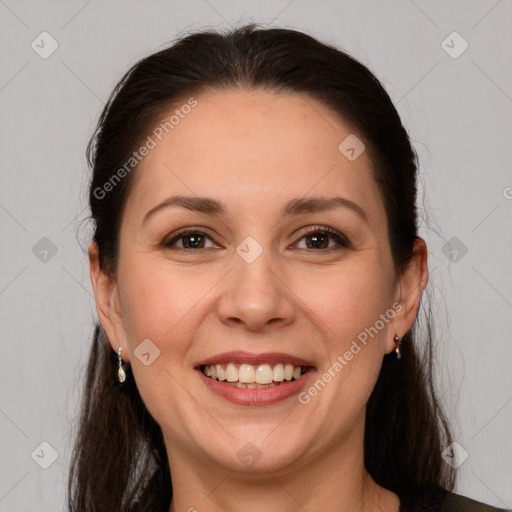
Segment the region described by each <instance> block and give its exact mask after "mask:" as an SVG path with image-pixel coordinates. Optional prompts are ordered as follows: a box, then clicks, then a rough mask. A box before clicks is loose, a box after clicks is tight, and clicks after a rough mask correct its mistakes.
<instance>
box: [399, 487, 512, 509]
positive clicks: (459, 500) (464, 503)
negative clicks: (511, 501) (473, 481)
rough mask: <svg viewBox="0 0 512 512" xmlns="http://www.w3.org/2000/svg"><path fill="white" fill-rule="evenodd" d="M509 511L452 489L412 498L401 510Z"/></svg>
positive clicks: (402, 502) (403, 504)
mask: <svg viewBox="0 0 512 512" xmlns="http://www.w3.org/2000/svg"><path fill="white" fill-rule="evenodd" d="M493 511H508V512H511V511H512V509H505V508H496V507H493V506H491V505H487V504H485V503H482V502H480V501H475V500H473V499H471V498H468V497H467V496H462V495H460V494H456V493H454V492H450V491H442V492H441V493H431V494H428V495H423V496H420V497H417V498H416V499H414V500H412V502H404V501H401V503H400V512H493Z"/></svg>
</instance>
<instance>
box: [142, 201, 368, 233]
mask: <svg viewBox="0 0 512 512" xmlns="http://www.w3.org/2000/svg"><path fill="white" fill-rule="evenodd" d="M171 207H181V208H186V209H188V210H192V211H195V212H199V213H205V214H208V215H226V214H227V209H226V207H225V206H224V205H223V204H222V203H221V202H219V201H217V200H216V199H212V198H210V197H199V196H195V197H192V196H181V195H178V196H171V197H168V198H167V199H164V200H163V201H162V202H161V203H159V204H157V205H156V206H154V207H153V208H151V210H149V211H148V212H147V213H146V215H145V216H144V219H143V220H142V223H141V227H143V226H144V224H146V222H147V221H148V220H149V219H150V218H151V217H153V215H155V214H156V213H157V212H158V211H161V210H163V209H166V208H171ZM334 208H349V209H351V210H352V211H353V212H355V213H356V214H357V215H358V216H359V217H361V218H362V219H363V220H364V221H365V222H366V223H367V224H369V220H368V214H367V213H366V211H365V210H363V208H361V206H359V205H358V204H356V203H354V202H353V201H351V200H350V199H347V198H345V197H330V198H324V197H307V198H299V199H292V200H290V201H288V202H287V203H286V204H285V205H284V206H283V207H282V208H281V211H280V215H281V217H288V216H291V215H300V214H305V213H319V212H324V211H327V210H332V209H334Z"/></svg>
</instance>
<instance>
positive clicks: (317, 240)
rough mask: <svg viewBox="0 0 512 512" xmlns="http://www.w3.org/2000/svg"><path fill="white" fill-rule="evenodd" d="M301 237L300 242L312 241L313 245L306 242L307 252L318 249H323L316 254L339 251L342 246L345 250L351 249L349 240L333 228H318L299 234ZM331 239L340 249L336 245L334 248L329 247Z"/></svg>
mask: <svg viewBox="0 0 512 512" xmlns="http://www.w3.org/2000/svg"><path fill="white" fill-rule="evenodd" d="M299 236H301V238H300V240H303V239H306V240H307V239H310V240H311V243H307V242H306V250H313V251H315V250H316V249H323V250H322V251H316V252H331V251H333V250H336V249H339V248H340V246H341V247H344V248H348V247H350V242H349V240H348V238H347V237H346V236H344V235H342V234H341V233H339V232H338V231H336V230H335V229H332V228H327V227H321V226H316V227H313V228H309V229H308V230H307V231H303V232H301V233H299ZM329 239H331V240H334V241H335V242H336V244H338V247H336V244H334V247H333V246H331V247H329ZM326 244H327V245H326Z"/></svg>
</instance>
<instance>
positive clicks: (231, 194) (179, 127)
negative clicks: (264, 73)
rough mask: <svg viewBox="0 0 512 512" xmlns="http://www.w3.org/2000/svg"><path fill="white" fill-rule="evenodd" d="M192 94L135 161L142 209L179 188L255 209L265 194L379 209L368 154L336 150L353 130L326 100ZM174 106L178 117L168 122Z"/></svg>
mask: <svg viewBox="0 0 512 512" xmlns="http://www.w3.org/2000/svg"><path fill="white" fill-rule="evenodd" d="M194 99H195V101H196V102H197V103H196V104H195V106H194V107H193V108H186V109H183V110H182V111H180V105H179V104H178V105H175V106H174V107H173V108H172V109H170V110H169V111H168V112H166V113H165V115H164V116H163V117H162V120H161V122H160V123H159V124H158V125H157V126H156V127H155V129H154V130H153V132H152V133H151V134H150V137H151V138H152V140H153V143H154V147H153V148H152V149H151V150H150V152H149V154H147V156H145V157H144V159H143V160H142V161H141V163H140V164H139V166H138V168H137V174H138V176H137V180H136V183H135V186H134V189H133V191H132V194H133V195H134V196H135V197H134V198H132V200H134V201H135V202H136V203H137V204H138V205H140V206H141V208H142V209H145V211H146V210H147V209H149V208H151V207H152V206H154V204H156V203H157V202H159V201H161V200H163V199H165V198H166V197H167V196H168V195H171V194H177V193H184V194H187V195H201V196H215V197H218V198H219V199H220V200H221V201H223V202H225V203H226V204H234V203H237V204H239V205H243V207H244V208H245V209H247V208H252V210H253V211H254V212H257V211H260V210H261V207H262V201H263V200H265V201H266V203H267V204H266V207H268V208H271V207H272V203H273V202H282V201H286V200H289V199H291V198H296V197H304V196H307V195H308V194H310V195H315V196H332V195H334V193H336V192H339V193H340V194H342V195H344V196H346V197H347V198H349V199H351V200H352V201H354V202H359V203H363V204H364V205H365V209H367V210H372V208H373V209H374V210H375V211H374V212H373V215H381V214H382V204H380V203H381V201H380V197H379V194H378V189H377V187H376V184H375V183H374V179H373V171H372V163H371V160H370V158H369V155H368V154H367V152H366V151H363V152H362V153H361V155H360V156H358V157H357V158H356V159H355V160H349V159H348V158H347V157H346V156H345V154H344V153H343V152H342V151H340V148H339V146H340V144H341V143H342V142H343V141H344V140H346V139H347V137H354V133H353V130H352V128H351V126H350V125H349V124H347V123H346V122H345V121H344V120H343V119H341V118H340V117H339V116H338V115H337V114H336V113H335V112H333V111H332V110H331V109H329V108H328V107H327V106H325V105H324V104H323V103H321V102H319V101H318V100H315V99H314V98H311V97H309V96H306V95H304V94H298V93H276V92H268V91H263V90H250V91H249V90H212V91H208V92H206V93H202V94H200V95H198V96H195V97H194ZM183 104H184V105H185V104H186V100H185V101H184V102H183ZM176 110H178V114H181V115H179V116H178V115H174V117H173V123H172V124H171V123H169V122H168V123H167V125H165V122H166V121H168V120H169V119H170V118H171V116H173V114H175V113H176ZM185 112H187V113H185ZM349 140H351V139H349ZM280 206H281V204H279V207H280ZM276 208H278V207H277V205H276ZM368 213H369V215H370V217H371V215H372V212H371V211H368ZM139 215H140V214H139Z"/></svg>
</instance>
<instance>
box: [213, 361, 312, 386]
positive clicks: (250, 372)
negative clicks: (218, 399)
mask: <svg viewBox="0 0 512 512" xmlns="http://www.w3.org/2000/svg"><path fill="white" fill-rule="evenodd" d="M203 373H204V374H205V375H208V377H211V378H212V379H217V380H221V381H224V380H226V381H228V382H237V381H238V382H241V383H244V384H250V383H256V384H270V383H271V382H281V381H283V380H292V378H293V379H299V378H300V377H301V375H302V374H303V371H302V366H293V364H283V363H278V364H276V365H274V367H273V368H272V367H271V366H270V365H269V364H260V365H256V366H254V365H252V364H245V363H244V364H240V365H238V364H235V363H228V364H227V365H222V364H210V365H206V366H204V368H203Z"/></svg>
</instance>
